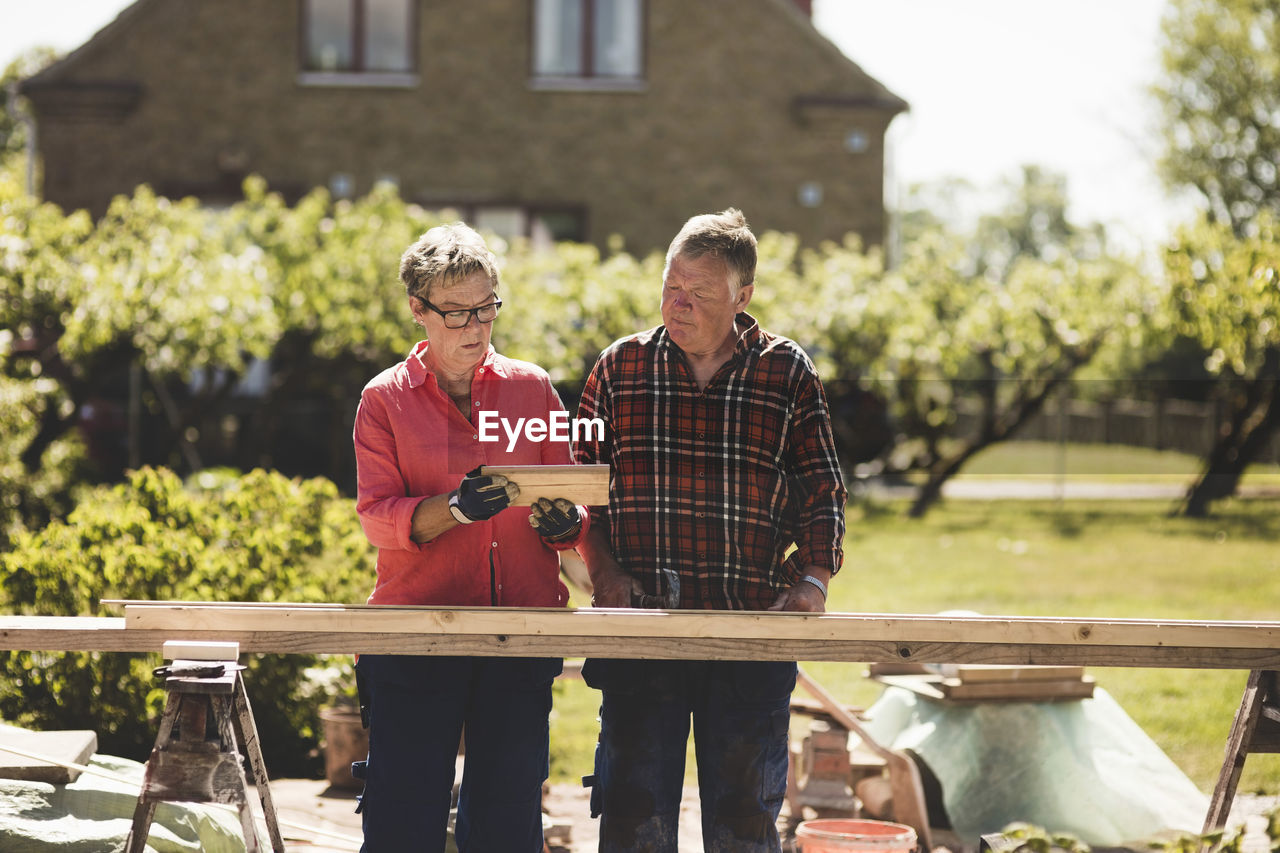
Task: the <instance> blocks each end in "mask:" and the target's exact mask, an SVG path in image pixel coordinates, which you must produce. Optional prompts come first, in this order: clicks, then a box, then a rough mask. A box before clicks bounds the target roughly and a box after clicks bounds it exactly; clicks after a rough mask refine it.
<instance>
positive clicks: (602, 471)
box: [480, 465, 609, 506]
mask: <svg viewBox="0 0 1280 853" xmlns="http://www.w3.org/2000/svg"><path fill="white" fill-rule="evenodd" d="M480 473H481V474H498V475H501V476H503V477H506V478H507V479H508V480H511V481H512V482H514V483H515V484H516V485H518V486H519V487H520V496H519V497H517V498H516V499H515V500H514V501H512V503H511V505H512V506H529V505H530V504H531V503H533V502H534V501H535V500H537V499H538V498H547V499H548V500H555V499H556V498H567V499H568V500H571V501H573V502H574V503H576V504H581V505H583V506H604V505H605V504H607V503H609V466H608V465H485V466H484V467H482V468H481V469H480Z"/></svg>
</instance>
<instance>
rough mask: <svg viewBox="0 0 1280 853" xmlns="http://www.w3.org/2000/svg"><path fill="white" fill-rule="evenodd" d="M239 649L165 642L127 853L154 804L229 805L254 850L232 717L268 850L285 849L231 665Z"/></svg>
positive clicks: (137, 849) (143, 837)
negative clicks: (153, 726)
mask: <svg viewBox="0 0 1280 853" xmlns="http://www.w3.org/2000/svg"><path fill="white" fill-rule="evenodd" d="M239 652H240V646H239V643H183V642H168V643H165V644H164V656H165V658H166V659H168V660H171V661H173V663H172V664H170V665H169V666H167V667H162V668H161V669H159V670H157V671H156V672H157V674H159V675H163V676H165V684H164V688H165V691H166V693H167V694H168V695H167V697H166V699H165V706H164V714H163V715H162V716H161V717H160V731H159V733H158V734H157V735H156V744H155V748H154V749H152V750H151V757H150V758H149V759H147V769H146V773H145V775H144V776H143V779H142V792H141V793H140V794H139V795H138V804H137V806H136V807H135V808H134V811H133V827H132V828H131V829H130V830H129V838H128V840H127V842H126V843H125V851H126V853H143V850H144V848H145V847H146V843H147V836H148V834H149V833H150V831H151V821H152V819H153V818H154V817H155V813H156V806H157V805H158V804H160V803H162V802H189V803H223V804H226V805H234V806H236V807H237V808H238V810H239V812H240V826H241V828H242V829H243V831H244V842H245V847H246V849H247V851H248V853H260V851H261V849H262V848H261V846H260V843H259V840H258V830H257V827H256V826H255V824H254V820H253V812H252V810H251V809H250V806H249V786H248V782H247V780H246V779H245V774H244V767H243V765H242V764H241V757H240V753H239V751H238V750H237V749H236V738H235V732H234V730H233V728H232V720H233V719H238V720H239V721H240V732H241V734H242V736H243V737H244V747H245V751H246V752H247V753H248V757H249V766H250V767H251V768H252V770H253V778H254V781H255V782H256V784H257V788H258V797H259V798H260V799H261V800H262V811H263V814H264V816H265V817H266V821H267V832H268V833H269V834H270V836H271V849H272V850H273V851H274V853H284V841H283V840H282V839H281V837H280V828H279V826H278V825H277V823H276V809H275V804H274V803H272V801H271V789H270V788H269V787H268V785H267V766H266V764H265V763H264V762H263V760H262V749H261V747H260V745H259V744H258V728H257V725H256V724H255V723H254V721H253V710H252V709H251V708H250V707H249V696H248V694H247V693H246V692H245V688H244V681H243V680H242V679H241V678H240V670H241V669H243V667H241V666H240V665H239V664H237V663H236V659H237V658H238V657H239ZM211 711H212V715H211V714H210V712H211ZM210 717H212V723H213V725H212V727H211V726H210V722H211V720H210ZM211 728H212V731H210V729H211ZM175 730H176V733H175Z"/></svg>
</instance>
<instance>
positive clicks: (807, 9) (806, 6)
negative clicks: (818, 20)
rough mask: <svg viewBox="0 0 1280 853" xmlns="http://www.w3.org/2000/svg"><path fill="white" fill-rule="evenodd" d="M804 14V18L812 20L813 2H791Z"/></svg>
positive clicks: (796, 0) (809, 0)
mask: <svg viewBox="0 0 1280 853" xmlns="http://www.w3.org/2000/svg"><path fill="white" fill-rule="evenodd" d="M792 2H794V3H795V4H796V6H798V7H799V8H800V11H801V12H804V16H805V17H806V18H808V19H809V20H813V0H792Z"/></svg>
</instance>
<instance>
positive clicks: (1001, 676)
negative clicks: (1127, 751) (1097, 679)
mask: <svg viewBox="0 0 1280 853" xmlns="http://www.w3.org/2000/svg"><path fill="white" fill-rule="evenodd" d="M891 667H892V665H889V666H883V667H878V666H876V665H874V664H873V665H872V667H871V669H870V671H869V672H868V674H869V675H870V676H871V677H872V678H874V679H875V680H876V681H879V682H881V683H882V684H888V685H893V686H896V687H905V688H906V689H908V690H911V691H913V692H915V693H918V694H920V695H921V696H925V697H927V698H929V699H936V700H940V701H945V702H1054V701H1062V700H1072V699H1088V698H1089V697H1091V696H1093V684H1094V682H1093V678H1091V677H1090V676H1088V675H1085V673H1084V667H1082V666H1003V665H976V664H961V665H943V666H937V667H930V668H928V669H925V668H923V667H922V668H921V671H919V672H915V673H908V672H903V671H902V667H892V668H891Z"/></svg>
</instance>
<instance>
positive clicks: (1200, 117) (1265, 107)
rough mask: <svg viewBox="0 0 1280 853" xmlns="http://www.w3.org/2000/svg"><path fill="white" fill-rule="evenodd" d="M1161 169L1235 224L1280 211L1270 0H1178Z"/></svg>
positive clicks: (1277, 68)
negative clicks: (1268, 211) (1263, 213)
mask: <svg viewBox="0 0 1280 853" xmlns="http://www.w3.org/2000/svg"><path fill="white" fill-rule="evenodd" d="M1163 34H1164V37H1163V44H1162V62H1163V65H1164V70H1165V75H1166V76H1165V79H1164V80H1163V81H1162V82H1161V83H1160V85H1159V86H1157V87H1156V89H1155V95H1156V98H1157V100H1158V102H1159V104H1160V106H1161V108H1162V112H1163V131H1164V137H1165V154H1164V157H1163V159H1162V160H1161V164H1160V165H1161V171H1162V173H1163V176H1164V178H1165V181H1166V182H1167V183H1168V184H1169V185H1170V186H1172V187H1174V188H1183V187H1191V188H1194V189H1195V190H1197V191H1198V192H1199V193H1200V194H1202V195H1203V196H1204V198H1205V199H1206V200H1207V201H1208V203H1209V211H1210V214H1211V215H1212V217H1213V219H1214V221H1216V222H1218V223H1222V224H1227V225H1230V226H1231V227H1232V228H1234V229H1235V230H1237V231H1239V230H1240V228H1241V227H1242V226H1243V225H1244V224H1245V223H1248V222H1250V221H1251V220H1253V219H1254V217H1256V216H1257V214H1258V213H1260V212H1261V211H1264V210H1270V211H1271V212H1272V213H1276V212H1280V186H1278V185H1277V169H1278V168H1280V123H1277V121H1276V116H1277V115H1280V13H1277V10H1276V8H1275V4H1274V3H1269V2H1264V0H1174V2H1173V3H1172V4H1171V7H1170V11H1169V13H1168V14H1167V15H1166V16H1165V18H1164V22H1163Z"/></svg>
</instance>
